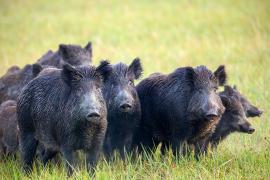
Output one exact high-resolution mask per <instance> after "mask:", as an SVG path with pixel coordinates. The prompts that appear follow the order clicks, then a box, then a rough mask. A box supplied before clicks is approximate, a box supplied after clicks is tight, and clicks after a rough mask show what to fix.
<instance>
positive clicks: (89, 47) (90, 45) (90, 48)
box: [84, 42, 92, 53]
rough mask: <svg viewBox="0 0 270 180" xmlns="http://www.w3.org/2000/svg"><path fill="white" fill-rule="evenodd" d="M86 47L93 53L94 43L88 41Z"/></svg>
mask: <svg viewBox="0 0 270 180" xmlns="http://www.w3.org/2000/svg"><path fill="white" fill-rule="evenodd" d="M84 49H85V50H87V51H89V52H91V53H92V43H91V42H88V43H87V44H86V46H85V47H84Z"/></svg>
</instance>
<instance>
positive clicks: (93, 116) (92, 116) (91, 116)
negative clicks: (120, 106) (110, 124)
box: [86, 111, 101, 122]
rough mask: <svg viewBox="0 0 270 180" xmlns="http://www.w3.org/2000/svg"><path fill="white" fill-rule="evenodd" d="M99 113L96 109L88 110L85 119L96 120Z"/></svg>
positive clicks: (98, 117)
mask: <svg viewBox="0 0 270 180" xmlns="http://www.w3.org/2000/svg"><path fill="white" fill-rule="evenodd" d="M100 117H101V116H100V113H99V112H98V111H90V112H89V113H88V114H87V116H86V119H87V121H90V122H91V121H96V120H99V119H100Z"/></svg>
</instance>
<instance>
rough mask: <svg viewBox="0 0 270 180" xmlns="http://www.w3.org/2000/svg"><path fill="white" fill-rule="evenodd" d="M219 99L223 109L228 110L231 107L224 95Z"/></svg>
mask: <svg viewBox="0 0 270 180" xmlns="http://www.w3.org/2000/svg"><path fill="white" fill-rule="evenodd" d="M220 99H221V101H222V104H223V106H224V107H225V108H229V107H230V105H231V101H230V99H229V98H228V97H227V96H226V95H220Z"/></svg>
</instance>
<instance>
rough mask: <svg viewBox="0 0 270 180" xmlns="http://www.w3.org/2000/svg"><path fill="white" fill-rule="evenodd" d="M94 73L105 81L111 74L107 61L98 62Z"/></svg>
mask: <svg viewBox="0 0 270 180" xmlns="http://www.w3.org/2000/svg"><path fill="white" fill-rule="evenodd" d="M96 71H97V72H98V73H99V74H100V75H101V76H102V78H103V80H104V81H106V80H107V79H108V77H109V76H110V74H111V72H112V67H111V65H110V63H109V62H108V60H102V61H100V65H99V66H98V67H97V68H96Z"/></svg>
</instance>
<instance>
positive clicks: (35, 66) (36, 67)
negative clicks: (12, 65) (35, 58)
mask: <svg viewBox="0 0 270 180" xmlns="http://www.w3.org/2000/svg"><path fill="white" fill-rule="evenodd" d="M42 69H43V68H42V66H41V65H40V64H33V65H32V73H33V76H34V77H36V76H37V75H38V74H39V73H40V72H41V71H42Z"/></svg>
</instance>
